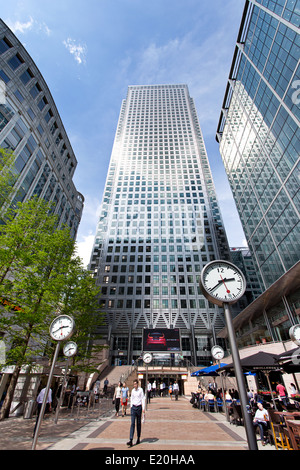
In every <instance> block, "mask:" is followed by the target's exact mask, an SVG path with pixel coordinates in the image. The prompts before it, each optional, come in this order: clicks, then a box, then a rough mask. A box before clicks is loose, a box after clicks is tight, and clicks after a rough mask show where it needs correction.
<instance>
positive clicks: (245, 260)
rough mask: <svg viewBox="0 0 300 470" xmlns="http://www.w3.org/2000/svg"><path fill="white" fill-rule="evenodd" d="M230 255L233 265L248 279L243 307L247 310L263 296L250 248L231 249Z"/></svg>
mask: <svg viewBox="0 0 300 470" xmlns="http://www.w3.org/2000/svg"><path fill="white" fill-rule="evenodd" d="M230 253H231V260H232V262H233V264H235V265H236V266H237V267H238V268H240V270H241V271H242V272H243V273H244V275H245V278H246V292H245V298H244V305H243V308H245V307H247V305H248V304H250V303H251V302H253V300H255V299H256V298H257V297H259V296H260V294H262V290H261V287H260V282H259V279H258V277H257V271H256V268H255V265H254V262H253V259H252V256H251V253H250V250H249V248H245V247H240V248H237V247H235V248H233V247H231V248H230Z"/></svg>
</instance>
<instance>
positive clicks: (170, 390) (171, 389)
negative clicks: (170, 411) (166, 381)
mask: <svg viewBox="0 0 300 470" xmlns="http://www.w3.org/2000/svg"><path fill="white" fill-rule="evenodd" d="M172 393H173V386H172V384H170V385H169V395H170V398H171V400H172Z"/></svg>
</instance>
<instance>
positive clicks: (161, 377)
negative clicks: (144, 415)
mask: <svg viewBox="0 0 300 470" xmlns="http://www.w3.org/2000/svg"><path fill="white" fill-rule="evenodd" d="M175 381H177V383H178V385H179V395H183V391H184V390H183V380H182V379H181V375H178V374H173V375H172V374H165V373H157V374H152V373H151V374H148V382H150V384H151V396H152V397H168V396H169V386H170V385H173V384H174V382H175ZM141 386H142V388H143V389H144V390H146V375H145V374H144V377H143V379H142V380H141Z"/></svg>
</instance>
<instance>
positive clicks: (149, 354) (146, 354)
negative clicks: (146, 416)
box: [143, 352, 152, 411]
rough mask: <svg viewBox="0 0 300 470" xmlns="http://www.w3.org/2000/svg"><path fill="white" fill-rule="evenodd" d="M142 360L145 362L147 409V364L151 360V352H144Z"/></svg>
mask: <svg viewBox="0 0 300 470" xmlns="http://www.w3.org/2000/svg"><path fill="white" fill-rule="evenodd" d="M143 361H144V363H145V364H146V387H145V391H146V393H145V400H146V403H145V409H146V411H147V406H148V364H150V362H151V361H152V354H151V353H149V352H146V353H144V355H143Z"/></svg>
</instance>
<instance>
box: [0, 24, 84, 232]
mask: <svg viewBox="0 0 300 470" xmlns="http://www.w3.org/2000/svg"><path fill="white" fill-rule="evenodd" d="M0 147H2V148H5V149H8V150H11V151H13V152H14V156H15V161H14V172H15V175H16V183H15V186H14V189H15V192H14V194H13V195H12V205H15V204H16V203H17V202H18V201H25V200H26V199H27V198H30V197H32V196H33V195H36V196H38V197H41V198H43V199H45V200H47V201H53V202H54V204H55V213H56V214H57V215H58V216H59V220H60V223H64V224H66V225H68V226H69V227H70V229H71V235H72V236H73V238H75V237H76V233H77V229H78V225H79V222H80V219H81V215H82V210H83V204H84V198H83V196H82V195H81V194H80V193H79V192H78V191H77V189H76V187H75V185H74V183H73V175H74V172H75V169H76V166H77V160H76V157H75V155H74V152H73V150H72V147H71V144H70V142H69V139H68V136H67V134H66V131H65V129H64V126H63V123H62V121H61V118H60V116H59V113H58V110H57V108H56V106H55V103H54V101H53V98H52V96H51V93H50V91H49V89H48V87H47V84H46V83H45V80H44V79H43V77H42V75H41V73H40V72H39V70H38V68H37V66H36V65H35V63H34V62H33V60H32V58H31V57H30V56H29V54H28V53H27V51H26V49H25V48H24V47H23V46H22V44H21V43H20V42H19V40H18V39H17V38H16V37H15V35H14V34H13V33H12V31H11V30H10V29H9V28H8V27H7V26H6V24H5V23H4V22H3V21H2V20H0Z"/></svg>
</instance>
